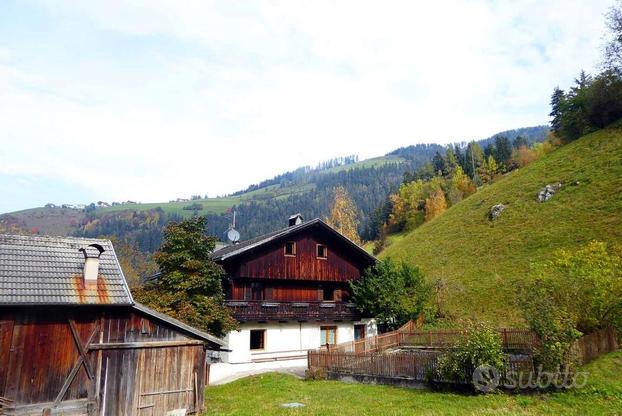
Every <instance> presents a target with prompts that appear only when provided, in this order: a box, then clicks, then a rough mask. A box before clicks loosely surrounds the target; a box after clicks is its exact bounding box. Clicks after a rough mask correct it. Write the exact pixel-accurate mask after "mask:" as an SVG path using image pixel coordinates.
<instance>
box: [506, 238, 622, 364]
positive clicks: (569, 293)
mask: <svg viewBox="0 0 622 416" xmlns="http://www.w3.org/2000/svg"><path fill="white" fill-rule="evenodd" d="M620 299H622V256H620V254H619V249H615V248H613V249H612V248H608V247H607V245H606V244H605V243H602V242H597V241H593V242H590V243H588V244H587V245H586V246H585V247H582V248H580V249H578V250H576V251H574V252H571V251H568V250H557V251H555V252H554V253H553V254H552V256H551V259H549V260H547V261H544V262H540V263H535V264H533V265H532V268H531V272H530V275H529V278H528V279H527V280H526V282H524V283H523V285H522V286H521V287H520V288H519V293H518V301H519V305H520V307H521V309H522V312H523V315H524V317H525V320H526V321H527V323H528V324H529V326H530V327H531V329H532V330H533V331H534V332H535V333H536V334H537V335H538V336H539V337H540V339H541V341H542V348H541V350H540V351H538V354H537V358H538V360H539V361H540V363H541V364H542V365H543V366H544V367H545V369H547V370H553V371H555V370H559V369H560V367H562V366H565V365H571V366H572V365H573V364H574V362H573V357H572V354H571V350H570V347H571V345H572V343H573V342H574V341H575V340H576V339H577V338H579V337H580V336H581V335H582V333H590V332H593V331H595V330H597V329H601V328H605V327H607V326H610V325H613V326H615V327H617V328H618V329H620V327H621V326H622V302H621V301H620Z"/></svg>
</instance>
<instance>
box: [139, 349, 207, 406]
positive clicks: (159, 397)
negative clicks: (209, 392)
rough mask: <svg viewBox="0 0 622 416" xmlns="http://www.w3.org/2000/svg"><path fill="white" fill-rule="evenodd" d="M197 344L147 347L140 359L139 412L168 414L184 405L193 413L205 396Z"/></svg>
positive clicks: (141, 352)
mask: <svg viewBox="0 0 622 416" xmlns="http://www.w3.org/2000/svg"><path fill="white" fill-rule="evenodd" d="M195 351H196V347H195V346H181V347H174V348H170V347H169V348H145V349H142V350H140V352H139V359H138V366H139V368H138V378H139V380H138V383H137V386H138V389H139V390H138V391H139V393H138V402H137V406H136V409H137V410H138V412H137V414H138V415H139V416H159V415H166V414H167V412H171V411H174V410H181V409H185V410H186V413H194V412H195V411H196V409H198V408H200V405H199V403H198V401H199V399H200V398H201V397H202V395H201V394H200V392H199V391H198V385H199V380H198V378H197V377H198V374H197V372H196V371H195Z"/></svg>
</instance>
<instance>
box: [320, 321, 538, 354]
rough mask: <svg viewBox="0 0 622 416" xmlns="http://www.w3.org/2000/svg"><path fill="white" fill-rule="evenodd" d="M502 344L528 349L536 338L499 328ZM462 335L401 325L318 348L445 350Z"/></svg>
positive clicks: (506, 347) (522, 331)
mask: <svg viewBox="0 0 622 416" xmlns="http://www.w3.org/2000/svg"><path fill="white" fill-rule="evenodd" d="M499 335H500V336H501V341H502V346H503V349H504V350H507V351H529V350H532V349H533V348H535V347H537V346H538V343H539V340H538V337H537V336H536V335H535V334H534V333H533V332H532V331H530V330H528V329H507V328H502V329H499ZM463 336H464V331H460V330H455V329H449V330H445V329H439V330H430V331H417V330H413V329H412V328H411V327H402V328H400V329H398V330H397V331H392V332H387V333H386V334H381V335H377V336H374V337H367V338H364V339H361V340H358V341H350V342H344V343H341V344H337V345H326V346H323V347H322V348H321V350H322V351H333V352H356V353H363V352H376V351H383V350H386V349H389V348H396V347H411V348H425V349H446V348H449V347H451V346H452V345H454V344H455V343H456V341H458V339H460V338H461V337H463Z"/></svg>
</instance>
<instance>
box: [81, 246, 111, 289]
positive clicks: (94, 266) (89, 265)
mask: <svg viewBox="0 0 622 416" xmlns="http://www.w3.org/2000/svg"><path fill="white" fill-rule="evenodd" d="M89 247H93V248H94V249H95V250H97V253H95V250H92V249H91V250H89ZM80 251H81V252H82V254H84V276H83V277H84V286H92V285H97V276H98V275H99V257H100V256H101V255H102V253H103V252H104V251H105V250H104V248H103V247H102V246H100V245H99V244H90V245H89V246H88V247H86V248H81V249H80Z"/></svg>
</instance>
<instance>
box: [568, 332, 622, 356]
mask: <svg viewBox="0 0 622 416" xmlns="http://www.w3.org/2000/svg"><path fill="white" fill-rule="evenodd" d="M618 348H620V345H619V336H618V332H617V331H616V330H615V328H613V327H609V328H605V329H601V330H599V331H596V332H592V333H591V334H589V335H585V336H583V337H581V338H579V339H578V340H577V341H576V342H575V344H574V345H573V350H574V353H575V354H576V355H577V356H578V358H579V361H580V362H581V363H582V364H587V363H589V362H590V361H592V360H594V359H596V358H598V357H599V356H600V355H602V354H606V353H608V352H613V351H616V350H617V349H618Z"/></svg>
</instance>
